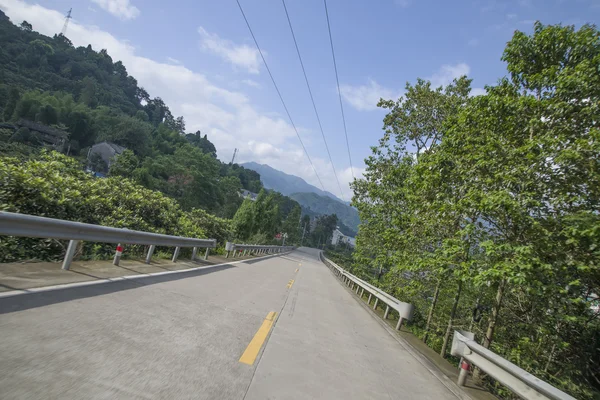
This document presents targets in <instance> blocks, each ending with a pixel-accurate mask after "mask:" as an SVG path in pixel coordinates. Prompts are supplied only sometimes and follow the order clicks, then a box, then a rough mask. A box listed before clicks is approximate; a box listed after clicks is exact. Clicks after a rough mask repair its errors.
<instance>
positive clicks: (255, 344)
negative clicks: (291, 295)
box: [240, 311, 277, 365]
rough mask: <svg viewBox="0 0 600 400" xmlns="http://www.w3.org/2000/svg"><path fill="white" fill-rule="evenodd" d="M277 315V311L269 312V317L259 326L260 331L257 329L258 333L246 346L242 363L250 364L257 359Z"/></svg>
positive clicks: (241, 359) (241, 358)
mask: <svg viewBox="0 0 600 400" xmlns="http://www.w3.org/2000/svg"><path fill="white" fill-rule="evenodd" d="M276 316H277V313H276V312H275V311H271V312H270V313H269V314H267V318H265V320H264V321H263V323H262V325H261V326H260V328H258V331H256V334H255V335H254V337H253V338H252V340H251V341H250V343H249V344H248V347H246V350H245V351H244V354H242V356H241V357H240V362H241V363H244V364H248V365H252V364H254V361H256V357H257V356H258V353H259V352H260V349H261V348H262V346H263V344H264V343H265V340H267V336H268V335H269V332H270V331H271V328H272V327H273V323H274V322H275V317H276Z"/></svg>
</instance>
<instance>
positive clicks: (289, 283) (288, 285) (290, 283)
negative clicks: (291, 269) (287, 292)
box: [287, 279, 294, 289]
mask: <svg viewBox="0 0 600 400" xmlns="http://www.w3.org/2000/svg"><path fill="white" fill-rule="evenodd" d="M293 284H294V280H293V279H290V281H289V282H288V284H287V288H288V289H291V288H292V285H293Z"/></svg>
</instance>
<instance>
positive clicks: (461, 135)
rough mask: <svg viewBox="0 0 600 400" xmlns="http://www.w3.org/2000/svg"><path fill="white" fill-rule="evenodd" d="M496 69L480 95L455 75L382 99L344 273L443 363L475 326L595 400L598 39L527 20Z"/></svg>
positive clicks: (495, 344)
mask: <svg viewBox="0 0 600 400" xmlns="http://www.w3.org/2000/svg"><path fill="white" fill-rule="evenodd" d="M502 59H503V60H504V61H505V62H506V63H507V67H508V72H509V77H508V78H504V79H501V80H500V81H499V82H498V84H497V85H496V86H492V87H487V88H486V92H487V93H486V94H485V95H481V96H476V97H470V96H469V91H470V80H469V79H467V78H466V77H462V78H460V79H456V80H455V81H454V82H453V83H452V84H450V85H448V86H447V87H445V88H433V87H431V84H430V83H429V82H427V81H423V80H418V81H417V83H416V84H415V85H410V84H409V85H407V87H406V94H405V95H404V96H403V97H402V98H401V99H399V100H397V101H392V100H388V101H381V102H380V106H381V107H384V108H386V109H388V110H389V112H388V114H387V116H386V117H385V119H384V127H385V134H384V136H383V138H382V139H381V141H380V143H379V146H377V147H375V148H374V149H373V154H372V156H370V157H369V158H368V159H367V160H366V163H367V170H366V172H365V174H364V179H362V180H358V181H356V182H355V184H354V189H355V198H354V205H355V206H356V207H357V208H358V210H359V213H360V217H361V221H362V224H361V225H360V228H359V235H358V238H357V250H356V252H355V253H354V257H353V259H354V267H353V268H354V271H355V272H356V273H357V274H360V275H363V276H364V277H367V278H369V279H372V280H373V281H374V282H376V283H377V284H378V285H380V286H381V287H383V288H385V289H386V290H388V291H390V292H392V293H394V295H395V296H397V297H398V298H400V299H402V300H404V301H409V302H412V303H414V304H415V305H416V308H417V312H416V315H415V318H414V321H413V322H412V324H410V325H409V328H410V329H412V330H413V331H414V332H415V333H417V334H419V335H422V337H423V339H424V340H425V341H426V342H427V343H428V344H429V345H430V346H431V347H433V348H435V349H436V350H438V351H439V352H440V353H441V355H442V356H444V357H445V356H447V354H448V351H449V340H451V338H450V335H451V333H452V330H453V329H455V328H458V329H466V330H472V331H474V332H475V333H476V338H477V339H478V340H479V341H481V343H482V344H483V345H484V346H485V347H489V348H491V349H493V351H495V352H497V353H499V354H501V355H502V356H503V357H506V358H507V359H509V360H511V361H513V362H515V363H516V364H518V365H519V366H521V367H522V368H524V369H526V370H527V371H530V372H531V373H533V374H535V375H537V376H539V377H540V378H542V379H544V380H546V381H548V382H550V383H551V384H552V385H555V386H558V387H560V388H561V389H563V390H565V391H567V392H569V393H571V394H572V395H574V396H575V397H577V398H586V399H592V398H598V397H599V396H600V316H599V309H598V308H597V305H598V300H597V299H598V297H597V296H598V295H599V294H600V268H599V263H600V246H598V244H599V243H600V157H599V154H600V129H599V128H598V123H599V121H600V74H599V73H598V71H600V33H599V32H598V31H597V30H596V28H595V27H593V26H588V25H584V26H583V27H581V28H580V29H579V30H575V29H574V28H573V27H562V26H544V25H542V24H540V23H536V25H535V27H534V33H533V34H532V35H531V36H529V35H526V34H524V33H522V32H518V31H517V32H515V34H514V36H513V38H512V40H511V41H510V42H509V43H508V44H507V47H506V49H505V51H504V55H503V57H502ZM377 271H378V272H377ZM475 375H476V378H479V379H481V378H484V377H483V376H482V374H480V373H479V371H475ZM484 379H487V378H484ZM486 382H487V383H488V384H489V385H491V386H492V387H493V389H494V390H495V391H496V392H497V393H498V394H500V395H505V396H509V395H508V393H509V392H508V391H507V390H506V389H505V388H502V387H500V386H498V385H497V384H496V383H494V382H493V381H492V380H489V379H487V380H486Z"/></svg>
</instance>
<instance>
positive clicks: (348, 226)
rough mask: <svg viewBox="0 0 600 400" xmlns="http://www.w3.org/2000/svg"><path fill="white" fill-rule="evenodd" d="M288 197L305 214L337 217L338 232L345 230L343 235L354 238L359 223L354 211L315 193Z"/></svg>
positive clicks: (294, 194)
mask: <svg viewBox="0 0 600 400" xmlns="http://www.w3.org/2000/svg"><path fill="white" fill-rule="evenodd" d="M289 197H290V198H292V199H293V200H296V201H297V202H298V203H300V206H302V209H303V210H304V211H305V214H308V215H313V214H315V215H327V214H335V215H337V217H338V221H339V223H338V225H340V230H342V231H344V230H345V232H343V233H344V234H346V235H350V236H356V232H357V231H358V224H359V223H360V219H359V218H358V211H356V209H354V208H352V207H350V206H348V205H346V204H344V203H341V202H339V201H337V200H333V199H331V198H329V197H325V196H319V195H318V194H316V193H309V192H304V193H292V194H290V195H289Z"/></svg>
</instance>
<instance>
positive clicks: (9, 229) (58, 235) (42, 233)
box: [0, 211, 217, 270]
mask: <svg viewBox="0 0 600 400" xmlns="http://www.w3.org/2000/svg"><path fill="white" fill-rule="evenodd" d="M0 235H10V236H21V237H36V238H48V239H63V240H69V246H68V247H67V252H66V254H65V258H64V260H63V264H62V268H63V269H65V270H68V269H69V268H70V266H71V262H72V261H73V257H74V256H75V250H76V249H77V245H78V244H79V242H80V241H82V240H84V241H87V242H101V243H117V244H118V245H117V250H116V252H115V258H114V260H113V264H115V265H119V261H120V259H121V253H122V246H121V245H122V244H140V245H147V246H150V247H149V249H148V252H147V253H146V263H147V264H149V263H150V260H151V259H152V255H153V254H154V249H155V248H156V246H165V247H175V251H174V252H173V258H172V261H173V262H176V261H177V258H178V257H179V251H180V249H181V248H182V247H192V248H193V251H192V260H195V259H196V253H197V250H198V249H199V248H206V253H205V254H204V259H205V260H206V259H207V258H208V253H209V249H211V248H215V247H216V245H217V241H216V239H194V238H187V237H181V236H171V235H162V234H159V233H151V232H142V231H132V230H129V229H121V228H112V227H108V226H102V225H94V224H85V223H82V222H74V221H65V220H61V219H54V218H46V217H38V216H35V215H27V214H19V213H11V212H6V211H0Z"/></svg>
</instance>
